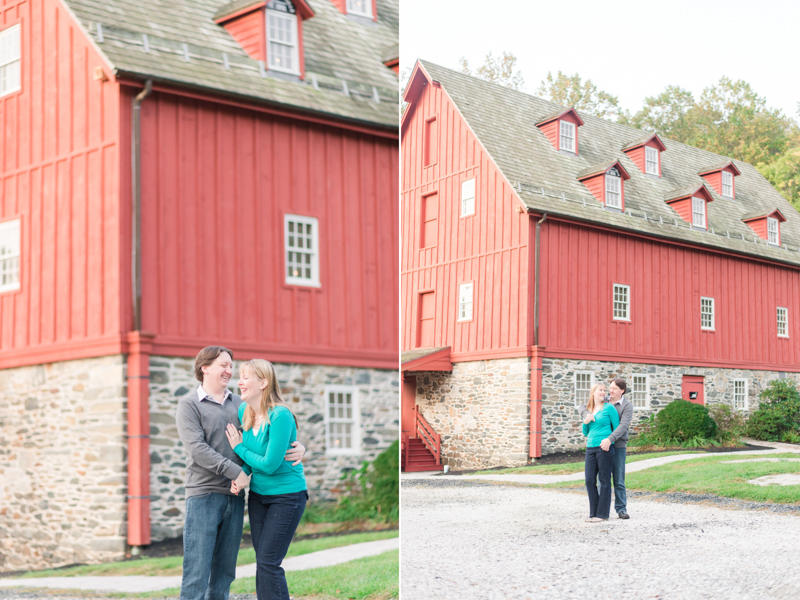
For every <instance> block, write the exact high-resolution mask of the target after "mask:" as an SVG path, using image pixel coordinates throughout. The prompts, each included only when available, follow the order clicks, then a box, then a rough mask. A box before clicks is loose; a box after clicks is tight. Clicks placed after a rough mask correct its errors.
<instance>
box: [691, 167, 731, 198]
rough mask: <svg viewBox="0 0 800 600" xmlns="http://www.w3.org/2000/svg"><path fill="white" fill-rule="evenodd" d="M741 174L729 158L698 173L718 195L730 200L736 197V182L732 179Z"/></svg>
mask: <svg viewBox="0 0 800 600" xmlns="http://www.w3.org/2000/svg"><path fill="white" fill-rule="evenodd" d="M741 174H742V172H741V171H740V170H739V169H738V168H736V165H735V164H733V161H730V160H728V161H725V162H724V163H719V164H718V165H714V166H713V167H708V168H707V169H703V170H702V171H700V172H699V173H698V175H700V177H702V178H703V179H705V180H706V181H707V182H708V184H709V185H710V186H711V187H712V188H714V189H715V190H716V192H717V193H718V194H719V195H720V196H722V197H723V198H730V199H731V200H733V199H734V198H736V184H735V183H734V181H733V179H734V177H736V176H737V175H741Z"/></svg>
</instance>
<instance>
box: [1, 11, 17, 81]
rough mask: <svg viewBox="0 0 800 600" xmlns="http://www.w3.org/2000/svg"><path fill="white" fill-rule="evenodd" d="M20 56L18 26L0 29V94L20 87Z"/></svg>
mask: <svg viewBox="0 0 800 600" xmlns="http://www.w3.org/2000/svg"><path fill="white" fill-rule="evenodd" d="M21 56H22V50H21V47H20V26H19V25H14V26H13V27H9V28H8V29H5V30H3V31H0V96H2V95H4V94H10V93H11V92H15V91H17V90H18V89H20V87H21V77H20V60H21Z"/></svg>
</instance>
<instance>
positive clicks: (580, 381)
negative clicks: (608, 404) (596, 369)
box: [575, 371, 594, 406]
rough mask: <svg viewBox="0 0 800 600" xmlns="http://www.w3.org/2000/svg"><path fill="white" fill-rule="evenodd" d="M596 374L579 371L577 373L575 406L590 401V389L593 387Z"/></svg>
mask: <svg viewBox="0 0 800 600" xmlns="http://www.w3.org/2000/svg"><path fill="white" fill-rule="evenodd" d="M593 382H594V375H593V374H592V373H587V372H581V371H578V372H577V373H575V406H581V405H583V404H586V403H587V402H588V401H589V391H590V390H591V389H592V383H593Z"/></svg>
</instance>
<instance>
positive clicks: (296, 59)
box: [264, 9, 300, 76]
mask: <svg viewBox="0 0 800 600" xmlns="http://www.w3.org/2000/svg"><path fill="white" fill-rule="evenodd" d="M264 12H265V13H266V15H265V18H266V20H267V22H266V27H267V55H268V56H267V62H268V64H267V69H269V70H272V71H278V72H280V73H288V74H290V75H298V76H299V75H300V51H299V48H298V46H299V44H300V36H299V35H298V31H297V15H293V14H290V13H285V12H279V11H277V10H269V9H267V10H265V11H264ZM270 14H272V15H275V16H278V17H281V18H285V19H289V20H290V21H291V22H292V24H291V26H290V29H291V31H292V36H294V37H293V41H294V43H293V44H292V45H291V48H292V64H294V65H296V67H297V68H295V69H286V68H283V67H278V66H275V65H273V64H272V53H271V52H270V51H269V46H270V44H272V43H275V44H280V45H281V46H289V44H287V43H286V42H279V41H277V40H274V41H273V40H271V39H270V37H269V17H270Z"/></svg>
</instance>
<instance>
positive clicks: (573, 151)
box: [558, 121, 577, 154]
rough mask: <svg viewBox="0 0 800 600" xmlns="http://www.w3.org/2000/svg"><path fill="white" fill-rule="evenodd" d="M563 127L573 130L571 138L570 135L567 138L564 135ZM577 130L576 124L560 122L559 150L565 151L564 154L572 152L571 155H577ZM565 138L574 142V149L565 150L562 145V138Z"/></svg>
mask: <svg viewBox="0 0 800 600" xmlns="http://www.w3.org/2000/svg"><path fill="white" fill-rule="evenodd" d="M563 125H567V129H571V133H572V135H571V136H569V135H567V136H565V135H564V134H563V133H562V129H561V128H562V127H563ZM576 129H577V127H576V126H575V123H573V122H571V121H559V122H558V149H559V150H563V151H564V152H570V153H571V154H576V152H575V148H576V146H577V144H576V141H577V140H576V131H575V130H576ZM565 137H566V138H567V139H570V140H572V148H564V146H563V145H562V143H561V140H562V138H565Z"/></svg>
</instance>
